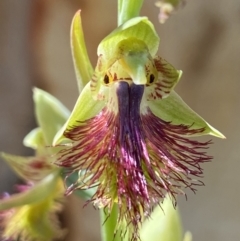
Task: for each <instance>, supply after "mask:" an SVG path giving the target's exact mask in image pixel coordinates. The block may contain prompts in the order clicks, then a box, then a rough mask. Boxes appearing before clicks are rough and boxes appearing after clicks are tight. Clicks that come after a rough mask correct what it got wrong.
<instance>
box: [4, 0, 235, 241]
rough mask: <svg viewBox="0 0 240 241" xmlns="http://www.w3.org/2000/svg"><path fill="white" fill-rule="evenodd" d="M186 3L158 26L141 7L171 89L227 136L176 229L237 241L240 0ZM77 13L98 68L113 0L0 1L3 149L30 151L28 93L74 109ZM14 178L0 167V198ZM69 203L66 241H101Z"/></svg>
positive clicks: (77, 206)
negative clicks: (171, 73) (179, 73)
mask: <svg viewBox="0 0 240 241" xmlns="http://www.w3.org/2000/svg"><path fill="white" fill-rule="evenodd" d="M186 2H187V4H186V6H185V7H184V8H181V9H180V10H179V11H178V12H177V13H176V14H174V15H173V16H172V17H171V18H170V19H169V20H168V21H167V22H166V23H165V24H164V25H161V24H159V22H158V9H157V8H156V7H155V6H154V3H155V1H152V0H148V1H145V4H144V8H143V10H142V15H146V16H148V17H149V19H150V20H151V21H153V22H154V24H155V27H156V29H157V31H158V33H159V35H160V37H161V44H160V48H159V55H161V56H162V57H164V58H165V59H167V60H168V61H169V62H170V63H172V64H173V65H174V66H175V67H176V68H178V69H182V70H183V73H184V74H183V77H182V80H181V81H180V83H179V84H178V86H177V88H176V90H177V92H178V93H179V94H180V95H181V97H182V98H183V99H184V100H185V101H186V102H187V103H188V104H189V105H190V106H191V107H192V108H193V109H194V110H195V111H196V112H197V113H199V114H200V115H201V116H203V117H204V118H205V119H206V120H207V121H208V122H209V123H211V124H212V125H213V126H214V127H216V128H217V129H219V130H220V131H221V132H222V133H223V134H224V135H225V136H226V137H227V139H226V140H218V139H216V138H212V139H213V142H214V144H213V145H212V146H211V148H210V150H209V153H210V154H211V155H213V156H214V160H213V161H212V162H211V163H207V164H205V165H204V166H203V167H204V170H205V172H204V178H203V181H204V183H205V185H206V186H205V187H200V188H199V189H198V192H197V194H196V195H195V194H193V193H188V200H187V201H186V200H185V198H184V197H179V208H180V211H181V217H182V220H183V226H184V229H185V230H190V231H191V232H192V234H193V240H194V241H202V240H207V241H208V240H211V241H226V240H240V228H239V225H240V192H239V189H240V188H239V187H240V175H239V170H240V98H239V91H240V81H239V78H240V1H238V0H229V1H224V0H218V1H215V0H208V1H197V0H191V1H190V0H189V1H186ZM78 9H82V21H83V27H84V32H85V39H86V43H87V48H88V51H89V54H90V58H91V61H92V63H93V65H95V63H96V60H97V56H96V48H97V45H98V43H99V42H100V41H101V39H102V38H103V37H104V36H106V35H107V34H108V33H109V32H110V31H111V30H113V29H114V28H115V27H116V24H117V23H116V22H117V15H116V14H117V0H115V1H113V0H101V1H96V0H68V1H65V0H51V1H47V0H34V1H32V0H21V1H17V0H1V1H0V113H1V117H0V150H1V151H5V152H10V153H14V154H18V155H29V154H31V150H28V149H26V148H24V147H23V145H22V139H23V137H24V136H25V135H26V134H27V133H28V132H29V131H30V130H31V129H32V128H33V127H35V126H36V123H35V121H34V113H33V104H32V87H33V86H37V87H40V88H43V89H44V90H47V91H49V92H50V93H51V94H53V95H55V96H56V97H57V98H59V99H60V100H61V101H62V102H63V103H64V104H65V105H66V106H67V107H68V108H69V109H72V108H73V105H74V103H75V101H76V98H77V97H78V93H77V85H76V81H75V75H74V70H73V64H72V59H71V53H70V46H69V29H70V24H71V20H72V17H73V15H74V13H75V12H76V11H77V10H78ZM210 138H211V137H210ZM16 181H17V178H16V177H15V176H14V175H13V173H12V172H11V171H10V170H9V168H8V167H7V166H6V165H5V164H4V162H3V161H2V160H0V192H3V191H4V190H8V191H10V192H11V191H12V186H13V184H14V183H16ZM68 202H69V204H68V205H67V208H66V210H65V214H64V216H65V221H66V222H67V223H68V225H70V233H69V235H68V237H67V238H66V240H67V241H75V240H78V241H80V240H86V241H100V235H99V227H100V224H99V218H98V212H97V211H95V210H93V208H92V207H91V206H88V207H87V208H83V202H82V201H79V200H77V199H76V198H74V197H70V198H69V200H68ZM89 224H90V225H89Z"/></svg>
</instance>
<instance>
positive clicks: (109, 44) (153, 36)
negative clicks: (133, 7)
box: [97, 17, 160, 69]
mask: <svg viewBox="0 0 240 241" xmlns="http://www.w3.org/2000/svg"><path fill="white" fill-rule="evenodd" d="M127 38H137V39H139V40H142V41H143V42H144V43H145V44H146V45H147V47H148V50H149V53H150V55H151V56H152V57H154V56H155V55H156V53H157V50H158V46H159V42H160V39H159V36H158V34H157V32H156V30H155V28H154V26H153V24H152V23H151V22H150V21H149V20H148V18H147V17H136V18H132V19H130V20H128V21H127V22H125V23H124V24H122V25H121V26H119V27H118V28H117V29H115V30H114V31H113V32H112V33H110V34H109V35H108V36H107V37H105V38H104V39H103V40H102V41H101V43H100V44H99V46H98V51H97V54H98V56H100V55H102V56H103V58H104V60H105V61H104V62H106V61H107V63H108V65H109V63H110V62H111V60H112V62H115V61H116V57H117V56H115V51H116V50H115V48H114V46H116V45H117V44H118V43H119V42H120V41H121V40H124V39H127ZM103 69H104V66H103Z"/></svg>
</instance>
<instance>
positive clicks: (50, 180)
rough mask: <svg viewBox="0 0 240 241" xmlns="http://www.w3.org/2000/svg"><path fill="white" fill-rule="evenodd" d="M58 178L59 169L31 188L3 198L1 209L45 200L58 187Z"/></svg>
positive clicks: (0, 203) (0, 204)
mask: <svg viewBox="0 0 240 241" xmlns="http://www.w3.org/2000/svg"><path fill="white" fill-rule="evenodd" d="M58 178H59V171H55V172H52V173H51V174H49V175H48V176H46V177H45V178H44V179H43V180H42V181H40V182H38V183H37V184H36V185H34V186H33V187H32V188H30V189H29V190H27V191H25V192H21V193H18V194H14V195H11V197H9V198H6V199H1V200H0V210H6V209H10V208H13V207H19V206H22V205H26V204H31V203H35V202H40V201H42V200H44V199H45V198H47V197H48V196H49V195H51V194H52V193H53V192H54V190H55V189H56V185H57V180H58Z"/></svg>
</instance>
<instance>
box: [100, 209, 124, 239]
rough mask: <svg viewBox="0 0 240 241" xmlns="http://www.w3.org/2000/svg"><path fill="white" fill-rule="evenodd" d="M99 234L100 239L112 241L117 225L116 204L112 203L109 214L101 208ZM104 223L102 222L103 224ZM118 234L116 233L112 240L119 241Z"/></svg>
mask: <svg viewBox="0 0 240 241" xmlns="http://www.w3.org/2000/svg"><path fill="white" fill-rule="evenodd" d="M100 215H101V223H102V226H101V234H102V241H113V238H114V231H115V228H116V225H117V219H118V206H117V204H114V206H113V208H112V211H111V214H110V215H109V214H108V213H107V210H104V209H101V210H100ZM103 223H104V224H103ZM121 240H122V239H121V238H120V235H119V234H118V233H117V234H116V236H115V238H114V241H121Z"/></svg>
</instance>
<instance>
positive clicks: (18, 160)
mask: <svg viewBox="0 0 240 241" xmlns="http://www.w3.org/2000/svg"><path fill="white" fill-rule="evenodd" d="M1 157H2V158H3V159H4V160H5V161H6V162H7V164H8V165H9V166H10V167H11V168H12V169H13V171H14V172H15V173H16V174H17V175H18V176H19V177H21V178H23V179H24V180H25V181H33V182H36V181H39V180H42V179H43V178H44V177H46V176H47V175H48V174H49V173H51V172H53V170H55V169H56V168H57V167H55V166H53V165H52V164H50V161H49V160H48V159H46V158H45V157H43V156H34V157H23V156H15V155H11V154H7V153H1Z"/></svg>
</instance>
